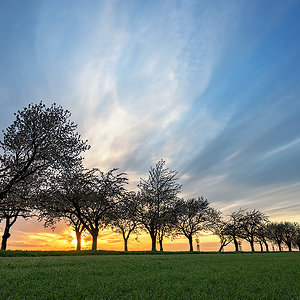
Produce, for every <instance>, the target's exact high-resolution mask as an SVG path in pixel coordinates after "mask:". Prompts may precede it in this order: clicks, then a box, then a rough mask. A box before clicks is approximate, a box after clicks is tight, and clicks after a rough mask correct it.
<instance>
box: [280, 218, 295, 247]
mask: <svg viewBox="0 0 300 300" xmlns="http://www.w3.org/2000/svg"><path fill="white" fill-rule="evenodd" d="M281 224H282V226H283V232H282V239H283V242H284V243H285V244H286V245H287V247H288V249H289V251H292V244H293V240H294V238H295V235H296V226H295V223H292V222H282V223H281Z"/></svg>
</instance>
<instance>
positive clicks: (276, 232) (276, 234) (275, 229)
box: [269, 222, 284, 251]
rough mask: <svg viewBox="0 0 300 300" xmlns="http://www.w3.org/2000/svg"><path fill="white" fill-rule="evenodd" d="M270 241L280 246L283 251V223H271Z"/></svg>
mask: <svg viewBox="0 0 300 300" xmlns="http://www.w3.org/2000/svg"><path fill="white" fill-rule="evenodd" d="M269 230H270V231H269V234H270V235H269V239H270V240H271V241H273V242H274V243H276V244H277V245H278V248H279V251H282V247H281V245H282V243H283V234H284V226H283V224H282V223H277V222H271V223H270V225H269Z"/></svg>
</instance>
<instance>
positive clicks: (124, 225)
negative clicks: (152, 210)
mask: <svg viewBox="0 0 300 300" xmlns="http://www.w3.org/2000/svg"><path fill="white" fill-rule="evenodd" d="M109 218H110V224H111V227H112V230H113V231H114V232H117V233H119V234H121V235H122V237H123V240H124V251H128V239H129V237H130V235H131V234H132V233H136V234H137V233H138V229H139V226H138V225H139V224H138V218H137V197H136V194H135V193H134V192H128V193H126V192H124V193H123V194H122V196H121V198H120V201H119V202H118V203H117V204H116V205H115V206H114V207H113V208H112V209H110V211H109Z"/></svg>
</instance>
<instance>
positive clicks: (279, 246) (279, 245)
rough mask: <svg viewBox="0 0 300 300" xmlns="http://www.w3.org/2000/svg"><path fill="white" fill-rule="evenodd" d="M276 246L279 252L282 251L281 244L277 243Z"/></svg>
mask: <svg viewBox="0 0 300 300" xmlns="http://www.w3.org/2000/svg"><path fill="white" fill-rule="evenodd" d="M277 245H278V248H279V251H280V252H281V251H282V249H281V243H278V242H277Z"/></svg>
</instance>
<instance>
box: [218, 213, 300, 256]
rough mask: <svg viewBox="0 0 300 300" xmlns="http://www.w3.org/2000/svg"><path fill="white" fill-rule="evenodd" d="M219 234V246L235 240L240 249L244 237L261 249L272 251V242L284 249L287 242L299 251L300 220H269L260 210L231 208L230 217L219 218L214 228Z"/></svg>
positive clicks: (251, 245) (289, 246) (252, 248)
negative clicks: (232, 209) (233, 209)
mask: <svg viewBox="0 0 300 300" xmlns="http://www.w3.org/2000/svg"><path fill="white" fill-rule="evenodd" d="M213 232H214V234H216V235H217V236H218V237H219V238H220V248H219V251H222V250H223V248H224V247H225V246H227V245H229V244H230V243H234V246H235V251H239V248H240V246H241V243H242V241H243V240H245V241H247V242H249V244H250V247H251V250H252V251H255V249H254V245H255V244H258V245H259V246H260V251H264V250H265V251H269V249H270V247H269V244H271V245H272V248H273V249H274V245H276V246H277V247H278V249H279V251H282V248H283V245H285V246H286V247H287V248H288V250H289V251H292V247H295V248H298V249H299V251H300V224H299V223H295V222H294V223H293V222H280V223H278V222H270V221H269V219H268V218H267V216H266V215H265V214H264V213H262V212H260V211H258V210H252V211H246V210H242V209H240V210H238V211H235V212H232V213H231V214H230V215H229V216H228V217H227V219H225V220H224V219H223V220H220V222H218V224H217V226H216V227H215V228H214V230H213Z"/></svg>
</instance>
